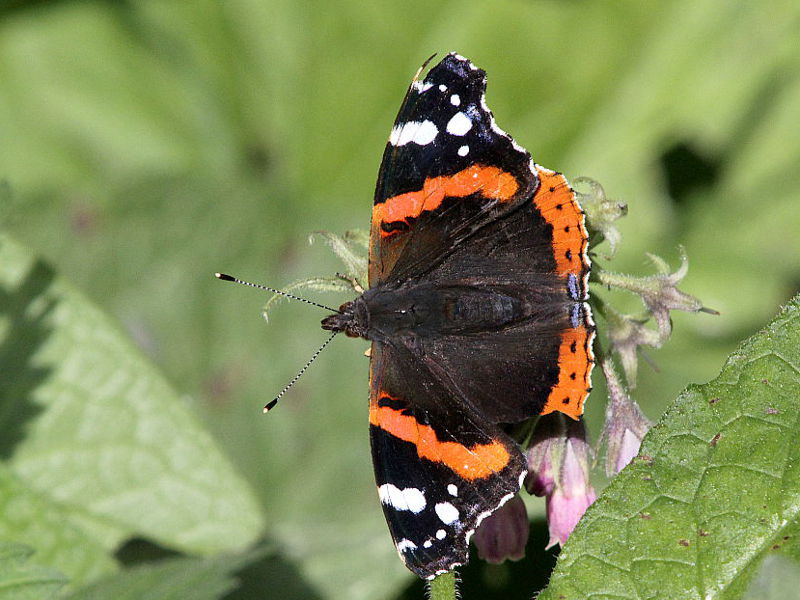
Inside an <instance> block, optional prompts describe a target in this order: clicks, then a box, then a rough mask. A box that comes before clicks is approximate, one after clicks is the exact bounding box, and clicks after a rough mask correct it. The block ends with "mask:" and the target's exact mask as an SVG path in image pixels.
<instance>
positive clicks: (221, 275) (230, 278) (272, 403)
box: [214, 273, 340, 413]
mask: <svg viewBox="0 0 800 600" xmlns="http://www.w3.org/2000/svg"><path fill="white" fill-rule="evenodd" d="M214 276H215V277H216V278H217V279H221V280H222V281H233V282H234V283H241V284H242V285H247V286H250V287H254V288H256V289H259V290H264V291H266V292H272V293H273V294H278V295H280V296H285V297H286V298H290V299H291V300H299V301H300V302H305V303H306V304H311V305H312V306H316V307H318V308H322V309H325V310H328V311H330V312H334V313H338V312H340V311H338V310H336V309H335V308H331V307H330V306H325V305H324V304H319V303H318V302H314V301H312V300H307V299H306V298H301V297H300V296H295V295H294V294H290V293H288V292H282V291H281V290H278V289H275V288H271V287H269V286H266V285H261V284H258V283H250V282H249V281H244V280H242V279H239V278H237V277H234V276H233V275H226V274H225V273H214ZM337 333H339V332H338V331H334V332H333V334H332V335H331V337H329V338H328V339H327V340H325V343H324V344H322V346H320V347H319V348H318V349H317V351H316V352H314V354H312V355H311V358H310V359H308V362H307V363H306V364H305V365H304V366H303V368H302V369H300V371H298V373H297V375H295V376H294V377H292V379H291V380H290V381H289V383H287V384H286V386H284V388H283V389H282V390H281V392H280V394H278V395H277V396H275V397H274V398H273V399H272V400H270V401H269V402H267V404H266V406H264V412H265V413H267V412H269V411H271V410H272V409H273V408H275V405H276V404H277V403H278V400H280V399H281V397H282V396H283V395H284V394H285V393H286V392H288V391H289V389H290V388H291V387H292V386H293V385H294V384H295V383H297V380H298V379H300V377H301V376H302V375H303V373H305V372H306V370H307V369H308V367H310V366H311V363H313V362H314V361H315V360H316V358H317V357H318V356H319V355H320V353H321V352H322V351H323V350H324V349H325V347H326V346H327V345H328V344H330V343H331V341H333V338H335V337H336V334H337Z"/></svg>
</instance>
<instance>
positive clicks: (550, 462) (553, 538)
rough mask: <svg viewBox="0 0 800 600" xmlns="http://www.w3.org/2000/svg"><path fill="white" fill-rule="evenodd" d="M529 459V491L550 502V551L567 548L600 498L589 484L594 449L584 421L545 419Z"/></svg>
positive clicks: (558, 416) (558, 415)
mask: <svg viewBox="0 0 800 600" xmlns="http://www.w3.org/2000/svg"><path fill="white" fill-rule="evenodd" d="M527 457H528V471H529V472H528V476H527V477H526V478H525V487H526V489H527V490H528V491H529V492H530V493H531V494H535V495H537V496H545V497H546V501H547V523H548V527H549V529H550V543H549V545H548V546H547V547H548V548H550V547H551V546H553V545H554V544H563V543H564V542H566V541H567V538H568V537H569V535H570V533H572V530H573V529H574V528H575V525H576V524H577V523H578V521H579V520H580V518H581V517H582V516H583V513H584V512H585V511H586V508H587V507H588V506H589V505H590V504H591V503H592V502H594V500H595V498H596V494H595V492H594V488H592V485H591V483H590V481H589V463H590V460H591V449H590V448H589V444H588V443H587V441H586V428H585V427H584V424H583V421H573V420H571V419H568V418H566V417H565V416H564V415H563V414H561V413H554V414H552V415H547V416H544V417H541V418H540V419H539V422H538V423H537V424H536V429H535V430H534V433H533V436H532V439H531V442H530V446H529V448H528V452H527Z"/></svg>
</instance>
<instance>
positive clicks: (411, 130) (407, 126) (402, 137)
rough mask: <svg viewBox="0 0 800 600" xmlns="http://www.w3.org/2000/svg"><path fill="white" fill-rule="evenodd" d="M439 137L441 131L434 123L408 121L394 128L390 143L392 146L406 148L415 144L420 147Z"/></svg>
mask: <svg viewBox="0 0 800 600" xmlns="http://www.w3.org/2000/svg"><path fill="white" fill-rule="evenodd" d="M437 135H439V129H438V128H437V127H436V125H435V124H434V123H433V121H428V120H425V121H408V122H407V123H398V124H397V125H395V126H394V127H392V132H391V133H390V134H389V143H390V144H391V145H392V146H405V145H406V144H409V143H413V144H418V145H420V146H425V145H427V144H430V143H431V142H432V141H433V140H435V139H436V136H437Z"/></svg>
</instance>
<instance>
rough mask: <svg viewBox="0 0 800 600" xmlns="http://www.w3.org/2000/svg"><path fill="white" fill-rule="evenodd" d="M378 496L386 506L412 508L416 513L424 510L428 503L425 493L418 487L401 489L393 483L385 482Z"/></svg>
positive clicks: (399, 508)
mask: <svg viewBox="0 0 800 600" xmlns="http://www.w3.org/2000/svg"><path fill="white" fill-rule="evenodd" d="M378 497H379V498H380V499H381V503H382V504H385V505H386V506H391V507H392V508H394V509H395V510H410V511H411V512H412V513H414V514H416V513H419V512H422V510H423V509H424V508H425V506H426V504H427V502H426V501H425V494H423V493H422V492H421V491H420V490H418V489H417V488H404V489H402V490H401V489H400V488H398V487H397V486H394V485H392V484H391V483H384V484H383V485H382V486H380V487H379V488H378Z"/></svg>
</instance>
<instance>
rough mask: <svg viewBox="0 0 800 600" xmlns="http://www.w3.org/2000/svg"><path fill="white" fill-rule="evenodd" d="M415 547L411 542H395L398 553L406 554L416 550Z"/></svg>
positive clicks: (403, 540) (405, 540)
mask: <svg viewBox="0 0 800 600" xmlns="http://www.w3.org/2000/svg"><path fill="white" fill-rule="evenodd" d="M416 549H417V545H416V544H415V543H414V542H412V541H411V540H407V539H406V538H403V539H402V540H400V541H399V542H397V551H398V552H406V551H407V550H416Z"/></svg>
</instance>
